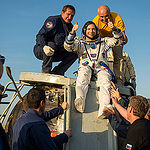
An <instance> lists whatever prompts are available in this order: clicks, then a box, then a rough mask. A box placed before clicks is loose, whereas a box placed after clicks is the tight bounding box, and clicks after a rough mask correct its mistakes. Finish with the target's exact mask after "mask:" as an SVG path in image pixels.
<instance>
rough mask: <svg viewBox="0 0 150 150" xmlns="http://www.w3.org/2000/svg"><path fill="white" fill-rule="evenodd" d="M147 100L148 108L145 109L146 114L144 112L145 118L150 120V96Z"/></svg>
mask: <svg viewBox="0 0 150 150" xmlns="http://www.w3.org/2000/svg"><path fill="white" fill-rule="evenodd" d="M147 101H148V104H149V109H148V111H147V114H146V116H145V118H146V119H149V120H150V98H148V99H147Z"/></svg>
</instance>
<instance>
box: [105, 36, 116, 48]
mask: <svg viewBox="0 0 150 150" xmlns="http://www.w3.org/2000/svg"><path fill="white" fill-rule="evenodd" d="M117 42H118V40H117V39H115V38H108V39H107V45H108V46H109V47H114V46H115V45H116V44H117Z"/></svg>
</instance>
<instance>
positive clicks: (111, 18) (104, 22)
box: [93, 5, 128, 85]
mask: <svg viewBox="0 0 150 150" xmlns="http://www.w3.org/2000/svg"><path fill="white" fill-rule="evenodd" d="M93 22H94V23H95V24H96V26H97V27H98V28H99V29H100V33H101V37H102V38H104V37H113V35H112V31H114V30H116V27H117V28H118V29H120V30H121V31H122V33H123V37H122V39H121V40H119V43H118V45H117V46H115V47H114V48H112V51H113V56H114V60H113V67H112V68H111V70H112V71H113V72H114V74H115V76H116V78H117V81H118V84H120V85H123V82H124V76H123V71H122V67H120V66H122V65H123V64H122V63H123V55H122V51H123V45H124V44H126V43H127V41H128V39H127V36H126V35H125V25H124V22H123V20H122V19H121V17H120V16H119V15H118V14H117V13H115V12H111V11H110V9H109V7H108V6H106V5H102V6H100V7H99V8H98V15H97V16H96V17H95V18H94V19H93Z"/></svg>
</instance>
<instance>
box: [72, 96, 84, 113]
mask: <svg viewBox="0 0 150 150" xmlns="http://www.w3.org/2000/svg"><path fill="white" fill-rule="evenodd" d="M74 105H75V108H76V110H77V111H78V112H80V113H83V112H84V107H85V102H84V100H83V99H82V98H81V97H79V98H76V99H75V101H74Z"/></svg>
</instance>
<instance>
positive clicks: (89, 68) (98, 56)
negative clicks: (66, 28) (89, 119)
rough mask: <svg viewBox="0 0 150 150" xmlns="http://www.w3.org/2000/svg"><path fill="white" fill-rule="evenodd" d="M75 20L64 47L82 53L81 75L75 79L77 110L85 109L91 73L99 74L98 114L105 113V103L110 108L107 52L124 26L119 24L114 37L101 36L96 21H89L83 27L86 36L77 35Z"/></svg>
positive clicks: (109, 78)
mask: <svg viewBox="0 0 150 150" xmlns="http://www.w3.org/2000/svg"><path fill="white" fill-rule="evenodd" d="M78 27H79V26H78V24H77V23H76V24H75V25H74V27H73V28H72V31H71V32H70V34H69V35H68V37H67V39H66V41H65V42H64V48H65V49H66V50H67V51H69V52H73V51H74V52H76V53H77V54H78V57H80V65H79V68H78V76H77V81H76V99H75V101H74V104H75V107H76V109H77V111H79V112H81V113H83V112H84V109H85V99H86V94H87V92H88V87H89V84H90V81H91V77H92V74H94V75H96V76H97V81H96V83H97V87H98V99H99V104H100V107H99V113H98V117H99V116H101V115H102V114H103V109H104V107H107V108H108V109H109V108H110V107H111V105H110V93H109V90H110V86H111V82H110V81H111V74H110V73H109V71H108V69H106V67H105V66H106V65H107V58H106V56H107V55H106V52H107V50H108V49H109V48H111V47H114V46H115V45H116V44H117V42H118V39H119V38H121V37H122V32H121V30H118V29H117V28H116V29H115V31H113V35H114V37H112V38H108V37H105V38H101V37H100V33H99V30H98V28H97V27H96V25H95V24H94V23H93V22H92V21H88V22H86V23H85V25H84V26H83V28H82V34H83V37H82V38H79V37H75V32H76V31H77V29H78ZM103 64H105V65H104V66H103Z"/></svg>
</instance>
